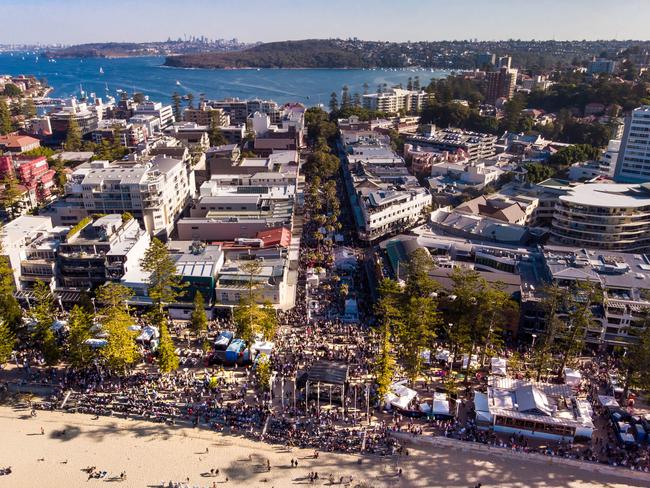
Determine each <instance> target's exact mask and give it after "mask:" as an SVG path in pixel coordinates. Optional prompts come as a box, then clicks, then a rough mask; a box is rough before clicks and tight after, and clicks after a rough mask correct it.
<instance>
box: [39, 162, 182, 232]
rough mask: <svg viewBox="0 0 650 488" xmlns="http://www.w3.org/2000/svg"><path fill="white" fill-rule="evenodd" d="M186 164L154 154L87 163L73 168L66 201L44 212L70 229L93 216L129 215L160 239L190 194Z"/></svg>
mask: <svg viewBox="0 0 650 488" xmlns="http://www.w3.org/2000/svg"><path fill="white" fill-rule="evenodd" d="M191 173H192V169H191V168H189V167H188V164H187V161H184V160H181V159H176V158H173V157H169V156H167V155H166V154H159V155H156V156H153V157H151V158H150V159H149V160H147V161H116V162H113V163H110V162H108V161H93V162H90V163H88V164H82V165H80V166H78V167H77V168H76V169H75V171H74V172H73V173H72V175H71V176H70V179H69V182H68V184H67V186H66V196H65V198H63V199H60V200H59V201H57V202H55V203H54V204H53V205H51V206H50V207H49V208H48V209H47V210H46V211H45V213H46V214H47V215H50V216H51V217H52V219H53V220H54V221H55V222H56V224H57V225H73V224H75V223H77V222H79V221H80V220H81V219H82V218H84V217H86V216H88V215H92V214H97V213H107V214H111V213H120V214H121V213H123V212H129V213H131V214H132V215H133V216H135V217H136V218H137V219H138V220H140V222H142V223H143V225H144V228H145V230H146V231H147V232H148V233H149V234H150V235H156V236H161V237H166V236H168V235H169V234H171V232H172V231H173V230H174V224H175V222H176V220H177V219H178V217H179V216H180V215H181V213H182V212H183V210H184V209H185V208H186V207H187V206H188V205H189V204H190V201H191V197H192V195H193V194H194V188H193V180H192V178H193V175H192V174H191Z"/></svg>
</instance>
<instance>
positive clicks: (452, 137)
mask: <svg viewBox="0 0 650 488" xmlns="http://www.w3.org/2000/svg"><path fill="white" fill-rule="evenodd" d="M496 141H497V137H496V136H493V135H491V134H482V133H480V132H468V131H464V130H462V129H441V130H437V131H434V132H433V133H432V134H431V135H429V136H410V137H408V138H407V140H406V142H408V143H410V144H412V145H414V146H420V147H421V148H422V149H423V150H425V151H426V150H427V148H432V149H434V150H437V151H448V152H450V153H455V152H458V151H459V150H462V151H464V152H465V154H467V158H468V159H469V161H476V160H479V159H487V158H490V157H492V156H494V155H495V154H496V148H495V144H496Z"/></svg>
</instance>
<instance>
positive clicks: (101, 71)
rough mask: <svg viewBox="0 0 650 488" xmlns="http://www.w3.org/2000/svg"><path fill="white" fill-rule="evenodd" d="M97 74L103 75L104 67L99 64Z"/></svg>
mask: <svg viewBox="0 0 650 488" xmlns="http://www.w3.org/2000/svg"><path fill="white" fill-rule="evenodd" d="M99 74H100V75H103V74H104V68H102V67H101V66H100V67H99Z"/></svg>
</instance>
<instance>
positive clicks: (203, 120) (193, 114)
mask: <svg viewBox="0 0 650 488" xmlns="http://www.w3.org/2000/svg"><path fill="white" fill-rule="evenodd" d="M183 120H184V121H185V122H194V123H195V124H197V125H204V126H207V127H213V126H217V127H223V126H226V125H230V116H229V115H228V114H226V112H225V111H224V110H223V109H222V108H216V107H212V106H210V105H208V104H207V102H205V101H204V102H201V103H200V104H199V106H198V107H197V108H190V107H188V108H186V109H185V110H183Z"/></svg>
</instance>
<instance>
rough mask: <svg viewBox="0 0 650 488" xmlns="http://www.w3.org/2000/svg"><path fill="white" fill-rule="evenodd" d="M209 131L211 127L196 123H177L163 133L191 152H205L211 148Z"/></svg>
mask: <svg viewBox="0 0 650 488" xmlns="http://www.w3.org/2000/svg"><path fill="white" fill-rule="evenodd" d="M209 130H210V127H209V126H207V125H198V124H197V123H195V122H175V123H173V124H172V125H170V126H169V127H167V128H166V129H165V130H164V131H163V133H164V134H165V135H167V136H170V137H173V138H174V139H177V140H178V141H180V143H181V144H183V145H184V146H185V147H187V148H188V149H190V150H191V151H205V150H207V149H208V148H209V147H210V137H209V136H208V131H209Z"/></svg>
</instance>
